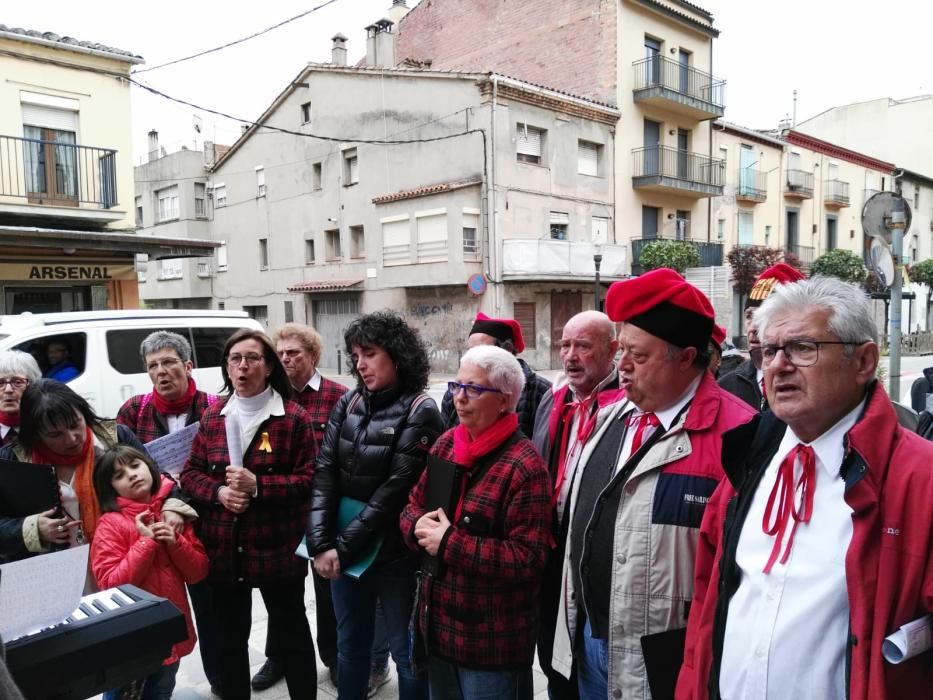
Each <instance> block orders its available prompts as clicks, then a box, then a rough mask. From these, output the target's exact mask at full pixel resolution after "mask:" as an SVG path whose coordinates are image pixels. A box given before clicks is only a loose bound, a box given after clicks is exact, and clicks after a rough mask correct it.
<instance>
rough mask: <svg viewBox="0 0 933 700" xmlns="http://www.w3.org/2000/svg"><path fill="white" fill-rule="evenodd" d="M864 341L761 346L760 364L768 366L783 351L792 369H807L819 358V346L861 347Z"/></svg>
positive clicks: (813, 341)
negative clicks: (792, 366)
mask: <svg viewBox="0 0 933 700" xmlns="http://www.w3.org/2000/svg"><path fill="white" fill-rule="evenodd" d="M864 342H865V341H852V340H792V341H790V342H789V343H784V345H762V346H761V364H762V366H766V365H770V364H771V363H772V362H773V361H774V358H775V357H777V354H778V351H781V350H783V351H784V357H785V358H786V359H787V361H788V362H790V363H791V364H792V365H794V367H809V366H810V365H814V364H816V361H817V360H818V359H819V358H820V346H821V345H862V343H864Z"/></svg>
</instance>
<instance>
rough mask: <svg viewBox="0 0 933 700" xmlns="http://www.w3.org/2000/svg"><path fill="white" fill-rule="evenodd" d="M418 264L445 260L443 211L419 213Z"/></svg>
mask: <svg viewBox="0 0 933 700" xmlns="http://www.w3.org/2000/svg"><path fill="white" fill-rule="evenodd" d="M415 217H416V218H415V221H417V223H418V262H443V261H444V260H447V212H446V211H445V210H443V209H440V210H432V211H428V212H419V213H417V214H416V215H415Z"/></svg>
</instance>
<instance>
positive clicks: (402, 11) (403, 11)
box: [389, 0, 411, 27]
mask: <svg viewBox="0 0 933 700" xmlns="http://www.w3.org/2000/svg"><path fill="white" fill-rule="evenodd" d="M410 11H411V8H410V7H408V3H406V2H405V0H392V7H390V8H389V19H391V20H392V21H393V22H395V26H396V27H397V26H398V23H399V22H401V21H402V17H404V16H405V15H407V14H408V13H409V12H410Z"/></svg>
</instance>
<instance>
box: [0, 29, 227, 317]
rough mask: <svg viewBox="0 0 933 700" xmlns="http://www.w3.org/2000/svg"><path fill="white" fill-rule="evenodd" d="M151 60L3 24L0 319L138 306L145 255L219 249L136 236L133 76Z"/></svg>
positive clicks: (0, 40) (0, 39)
mask: <svg viewBox="0 0 933 700" xmlns="http://www.w3.org/2000/svg"><path fill="white" fill-rule="evenodd" d="M142 62H143V59H142V57H140V56H137V55H135V54H133V53H131V52H129V51H124V50H122V49H116V48H112V47H108V46H103V45H101V44H98V43H94V42H89V41H82V40H79V39H74V38H72V37H67V36H65V37H63V36H59V35H57V34H54V33H51V32H44V33H42V32H38V31H33V30H25V29H19V28H11V27H7V26H5V25H0V75H2V76H3V78H4V79H3V81H0V244H2V246H0V288H2V294H0V314H15V313H21V312H23V311H33V312H42V311H71V310H83V309H101V308H115V309H119V308H136V307H138V306H139V296H138V290H137V281H136V269H135V259H136V255H137V254H147V255H150V256H152V257H154V258H155V257H159V256H163V255H167V254H171V255H180V256H185V255H190V254H201V255H203V254H204V253H205V251H211V250H212V249H213V245H212V244H210V243H208V242H206V241H198V240H179V239H164V238H151V239H148V240H146V241H145V242H143V241H142V240H141V239H139V238H137V236H135V235H134V233H133V231H134V227H133V213H132V211H133V210H132V207H133V163H132V157H131V138H130V87H129V83H128V82H127V80H126V78H127V77H128V76H129V72H130V69H131V67H132V66H134V65H137V64H140V63H142Z"/></svg>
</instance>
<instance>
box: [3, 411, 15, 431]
mask: <svg viewBox="0 0 933 700" xmlns="http://www.w3.org/2000/svg"><path fill="white" fill-rule="evenodd" d="M0 423H3V424H4V425H8V426H10V427H11V428H18V427H19V413H7V412H6V411H0Z"/></svg>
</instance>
